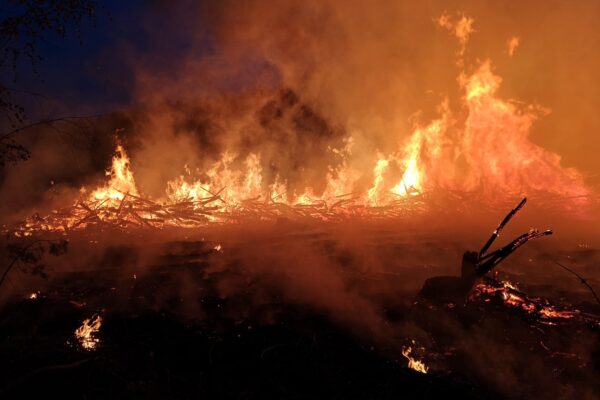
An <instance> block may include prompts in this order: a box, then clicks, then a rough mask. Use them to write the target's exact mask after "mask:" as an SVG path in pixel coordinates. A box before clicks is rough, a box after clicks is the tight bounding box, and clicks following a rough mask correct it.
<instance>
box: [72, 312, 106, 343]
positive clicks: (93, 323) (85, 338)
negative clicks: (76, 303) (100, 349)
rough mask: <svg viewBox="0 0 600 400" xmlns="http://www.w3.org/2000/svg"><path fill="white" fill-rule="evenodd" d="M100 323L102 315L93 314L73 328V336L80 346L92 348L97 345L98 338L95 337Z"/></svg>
mask: <svg viewBox="0 0 600 400" xmlns="http://www.w3.org/2000/svg"><path fill="white" fill-rule="evenodd" d="M101 325H102V317H101V316H100V315H94V316H92V317H90V318H88V319H86V320H84V321H83V323H82V324H81V326H80V327H79V328H77V329H76V330H75V338H76V339H77V341H78V342H79V344H80V345H81V347H82V348H84V349H86V350H94V349H95V348H96V347H97V346H98V343H99V342H100V339H98V338H97V337H96V333H98V331H99V330H100V326H101Z"/></svg>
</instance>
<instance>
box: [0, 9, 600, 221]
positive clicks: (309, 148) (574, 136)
mask: <svg viewBox="0 0 600 400" xmlns="http://www.w3.org/2000/svg"><path fill="white" fill-rule="evenodd" d="M598 7H600V6H598V5H596V4H594V3H592V2H590V3H578V4H575V5H574V4H572V3H571V2H565V1H554V2H550V3H548V2H541V1H532V2H528V3H527V4H526V5H522V4H521V5H517V4H514V3H511V2H475V1H464V2H459V3H454V4H452V7H450V6H449V5H448V4H447V3H445V2H440V1H426V2H419V3H418V4H417V3H415V2H396V1H375V2H371V3H369V4H368V5H366V4H365V3H363V2H358V1H326V2H318V3H317V2H314V3H309V4H306V3H305V2H294V1H286V2H269V1H253V2H237V1H224V2H223V1H221V2H206V3H203V4H201V5H199V4H195V3H193V2H187V1H184V2H177V3H167V2H150V3H148V4H147V8H146V10H145V15H142V16H141V17H140V20H141V21H142V24H143V26H144V29H145V31H146V33H147V35H148V43H147V45H146V46H144V47H143V48H140V46H138V47H137V48H136V46H135V44H132V43H127V42H119V43H118V45H116V46H114V47H111V48H107V49H103V52H102V53H103V55H102V57H103V58H115V59H119V60H126V62H123V63H122V64H119V65H122V68H123V73H124V76H133V77H134V81H133V83H132V85H131V89H130V91H131V93H130V98H131V102H130V105H129V106H128V107H120V108H119V109H117V110H115V111H117V112H118V116H115V115H111V116H108V117H105V120H104V121H103V123H102V124H101V126H100V124H99V127H96V128H95V129H96V130H98V129H100V130H104V131H105V132H104V134H105V137H102V138H99V135H91V136H92V137H93V138H94V140H96V141H100V142H102V143H103V144H102V146H100V149H101V151H102V153H101V154H102V157H100V155H98V154H97V149H98V147H96V146H93V145H89V144H86V145H83V146H82V145H81V144H80V143H77V145H76V146H71V147H74V149H71V148H69V151H72V152H73V154H76V156H75V158H74V159H76V160H83V161H80V164H83V167H81V168H79V167H78V168H77V171H78V172H74V171H72V170H73V163H72V160H73V159H71V158H68V159H64V158H59V159H55V158H53V157H48V156H46V155H44V156H41V157H37V159H36V155H38V154H40V153H41V152H43V151H44V149H45V148H47V142H48V140H49V139H47V138H43V139H40V138H39V136H40V135H37V136H36V138H35V139H32V145H33V149H34V158H33V159H32V160H31V161H29V162H28V165H25V164H22V165H18V166H17V167H15V168H13V169H11V170H9V171H6V172H5V174H4V175H5V179H4V181H3V183H4V184H3V186H2V194H3V208H4V209H8V210H13V211H15V210H17V209H21V208H24V209H26V210H27V212H29V211H31V207H32V206H36V205H39V202H40V199H41V198H42V197H43V192H44V191H45V190H47V188H48V182H49V181H50V180H54V181H56V182H57V183H58V184H59V186H60V185H61V184H64V185H65V186H67V187H68V189H69V190H72V189H78V186H79V185H81V184H83V183H87V182H90V181H93V179H97V178H98V177H99V176H100V175H101V173H102V169H104V168H105V167H106V166H107V163H108V161H109V158H110V150H109V149H110V145H109V143H110V142H111V141H112V134H113V132H114V130H115V129H117V128H125V129H124V131H123V132H122V133H121V135H122V136H123V137H124V138H125V143H126V145H127V146H126V147H127V148H128V150H129V152H130V154H131V156H132V166H133V169H134V173H135V176H136V181H137V183H138V184H139V186H140V188H141V190H142V191H143V192H144V193H147V194H149V195H152V196H160V195H163V194H164V191H165V183H166V181H168V180H171V179H174V178H176V177H177V176H179V175H182V174H184V172H186V171H187V173H189V174H190V175H192V177H193V178H195V179H200V180H202V179H205V176H203V171H205V170H206V169H207V168H208V167H209V166H210V165H211V164H212V163H214V162H215V161H216V160H218V159H219V158H220V157H221V154H222V153H223V152H225V151H231V152H233V153H235V154H237V155H238V158H239V159H238V160H236V163H237V165H239V166H240V168H242V166H241V165H242V160H243V159H244V157H245V156H247V155H248V154H250V153H252V152H254V151H256V150H257V149H260V152H261V163H262V169H263V173H264V174H265V179H264V182H265V184H268V183H269V182H273V180H275V179H276V177H277V176H279V177H281V178H283V179H284V180H285V181H286V182H287V189H288V191H290V192H292V193H296V194H300V193H301V192H302V188H303V187H305V186H306V185H307V184H310V186H311V187H313V188H314V189H315V191H316V192H317V193H318V192H319V191H320V190H322V189H323V188H324V186H325V174H326V172H327V171H328V170H329V168H331V167H334V168H335V167H336V166H338V165H339V163H340V160H339V159H338V158H337V156H336V154H337V153H335V152H332V151H331V149H341V148H343V147H344V146H345V145H346V144H347V143H346V142H345V141H344V140H345V138H348V137H352V140H353V143H352V145H353V149H355V150H356V149H360V151H354V154H353V163H354V165H355V167H356V168H357V169H358V170H360V171H361V173H362V174H363V176H362V177H360V178H359V179H358V180H357V186H358V188H359V189H362V190H365V189H368V188H369V185H370V182H371V180H372V176H371V174H372V171H373V166H374V164H375V162H376V159H377V154H378V152H384V153H387V152H393V151H396V150H398V149H399V148H400V147H401V145H402V144H403V143H405V142H406V140H407V138H409V137H410V135H411V133H412V132H413V130H414V126H415V124H417V123H418V124H427V123H428V122H429V121H431V120H432V119H433V118H436V117H437V116H438V107H439V106H440V104H442V103H443V101H444V99H445V98H446V97H447V98H448V101H449V105H450V107H451V108H453V109H454V110H455V111H457V114H456V118H457V119H458V120H460V119H461V118H462V117H463V116H462V115H461V112H464V110H463V109H462V108H461V91H460V86H459V84H458V78H459V75H460V73H461V72H464V73H466V74H469V73H472V72H473V71H475V70H476V68H477V67H478V66H479V65H480V64H481V62H483V61H484V60H487V59H489V60H490V61H491V65H492V68H493V71H494V73H495V74H497V75H498V76H500V77H502V85H501V86H500V89H499V93H498V96H499V97H501V98H503V99H514V100H516V101H518V102H521V103H520V104H523V105H526V104H535V105H539V106H541V107H544V108H545V110H546V112H544V113H543V115H540V116H539V118H537V119H536V120H535V121H534V124H533V126H532V128H531V135H530V138H531V140H532V141H533V142H534V143H536V144H538V145H540V146H542V147H544V148H546V149H548V150H550V151H552V152H554V153H556V154H558V155H560V156H561V158H562V161H561V163H562V165H563V166H566V167H575V168H577V169H579V170H580V171H581V172H582V174H583V176H584V178H585V179H586V180H587V182H588V183H590V184H592V185H594V184H595V183H596V182H597V175H598V172H599V171H600V164H599V161H598V158H597V157H595V152H596V151H597V148H598V144H599V143H598V139H597V138H596V136H597V135H596V134H595V131H596V129H597V122H596V119H595V118H594V113H593V109H594V107H595V105H596V104H598V100H600V93H599V91H598V89H597V85H594V84H593V82H594V79H595V71H596V70H597V67H598V65H597V64H598V62H599V61H598V59H597V57H594V56H593V55H594V54H596V53H597V51H595V50H597V48H598V46H599V45H600V33H598V31H597V30H596V29H594V24H595V16H596V15H598V12H599V11H600V10H599V9H598ZM444 14H446V15H448V16H450V17H452V18H454V19H457V18H460V17H461V16H463V15H466V16H469V17H470V18H473V20H474V23H473V33H472V34H471V35H470V36H469V40H468V43H467V45H466V48H465V53H464V55H463V56H462V57H458V52H459V48H460V46H459V43H458V41H457V38H456V37H453V35H452V34H450V33H449V32H448V30H446V29H444V28H443V27H440V26H439V24H438V23H436V21H435V20H436V19H437V18H438V17H439V16H441V15H444ZM158 16H162V17H158ZM156 21H159V23H156ZM511 38H518V46H516V47H515V48H514V49H513V51H514V53H513V54H512V55H511V54H510V53H511V51H509V46H508V42H509V40H510V39H511ZM459 58H461V59H462V61H460V60H459ZM459 61H460V62H459ZM125 72H127V74H125ZM117 74H118V72H117ZM109 85H110V83H109ZM34 136H35V135H34ZM80 141H81V140H80ZM57 146H58V147H59V148H62V146H63V144H59V145H55V144H52V147H57ZM92 153H96V154H94V156H93V162H90V161H89V160H88V159H89V158H90V157H92V156H91V154H92ZM100 159H104V160H105V161H104V163H102V162H101V161H100ZM61 171H66V173H61ZM24 173H26V174H27V176H28V177H27V181H28V183H29V184H28V185H27V187H28V188H27V189H26V190H25V193H23V192H21V193H18V194H15V192H17V190H16V188H17V187H19V186H20V182H21V180H20V178H19V177H21V176H23V174H24ZM78 173H79V175H81V176H76V175H77V174H78ZM65 175H67V179H63V180H62V182H61V179H60V178H61V177H64V176H65ZM57 176H58V177H57ZM30 192H33V193H30ZM32 199H34V200H32Z"/></svg>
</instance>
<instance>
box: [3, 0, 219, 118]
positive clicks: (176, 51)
mask: <svg viewBox="0 0 600 400" xmlns="http://www.w3.org/2000/svg"><path fill="white" fill-rule="evenodd" d="M185 9H186V7H171V6H169V5H168V2H157V1H148V0H131V1H117V0H107V1H103V2H101V6H100V8H99V9H98V11H97V15H96V19H95V21H93V20H90V19H87V20H84V22H83V23H82V25H81V34H80V35H78V34H77V32H76V31H74V29H72V28H73V27H71V29H70V31H69V32H68V33H67V35H66V37H60V36H58V35H56V34H54V33H49V34H47V35H45V36H44V39H43V40H42V41H41V42H40V43H39V47H38V51H39V54H40V56H41V57H42V58H43V59H42V61H41V62H40V63H39V64H37V65H35V66H32V64H31V62H30V61H29V60H28V59H26V58H22V59H21V60H20V63H19V65H18V67H17V71H16V77H15V75H14V73H13V72H12V71H7V72H8V73H7V75H6V76H5V78H7V77H8V80H4V82H5V83H6V85H7V86H8V87H10V88H14V89H18V90H23V91H28V92H33V93H37V94H40V95H41V96H34V95H26V94H20V95H16V96H15V98H18V100H19V103H21V104H24V105H25V107H26V112H27V116H28V117H29V119H31V120H36V119H39V118H45V117H51V116H56V115H93V114H100V113H105V112H109V111H111V110H114V109H117V108H119V107H121V106H123V105H127V104H129V103H130V101H131V95H132V88H133V80H134V75H133V74H134V72H133V62H134V60H135V62H136V63H139V61H140V60H143V63H145V64H146V65H145V67H146V68H149V69H156V70H159V69H160V70H165V69H167V68H168V67H169V63H176V62H177V61H178V60H179V58H180V56H181V55H183V54H189V53H190V52H193V53H194V54H197V55H203V54H209V53H210V52H211V51H212V50H211V48H212V46H211V40H210V38H209V37H208V34H206V42H205V43H206V45H205V46H200V47H199V46H198V45H197V43H198V41H195V43H196V45H195V46H196V47H195V48H194V49H191V40H190V37H191V36H192V35H191V31H192V29H193V31H194V34H195V35H198V32H199V31H200V32H202V27H201V26H198V25H199V24H196V23H194V26H191V24H190V23H186V21H187V20H188V19H186V18H178V15H177V13H181V12H183V11H184V10H185ZM14 78H16V81H15V80H14Z"/></svg>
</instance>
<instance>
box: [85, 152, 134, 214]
mask: <svg viewBox="0 0 600 400" xmlns="http://www.w3.org/2000/svg"><path fill="white" fill-rule="evenodd" d="M106 176H108V177H110V179H109V180H108V182H107V183H106V185H105V186H103V187H99V188H97V189H96V190H94V191H93V192H92V194H91V195H90V199H93V200H96V201H102V202H114V201H121V200H123V198H124V197H125V195H127V194H131V195H134V196H137V195H138V190H137V187H136V185H135V180H134V179H133V172H132V171H131V162H130V160H129V157H128V156H127V153H126V152H125V149H124V148H123V146H122V145H121V143H117V148H116V149H115V155H114V156H113V158H112V165H111V168H110V169H108V170H107V171H106Z"/></svg>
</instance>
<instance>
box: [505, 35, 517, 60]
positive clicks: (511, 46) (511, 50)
mask: <svg viewBox="0 0 600 400" xmlns="http://www.w3.org/2000/svg"><path fill="white" fill-rule="evenodd" d="M519 44H520V40H519V38H518V37H516V36H513V37H511V38H510V39H508V42H507V46H508V56H509V57H512V56H513V54H515V50H516V49H517V47H519Z"/></svg>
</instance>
